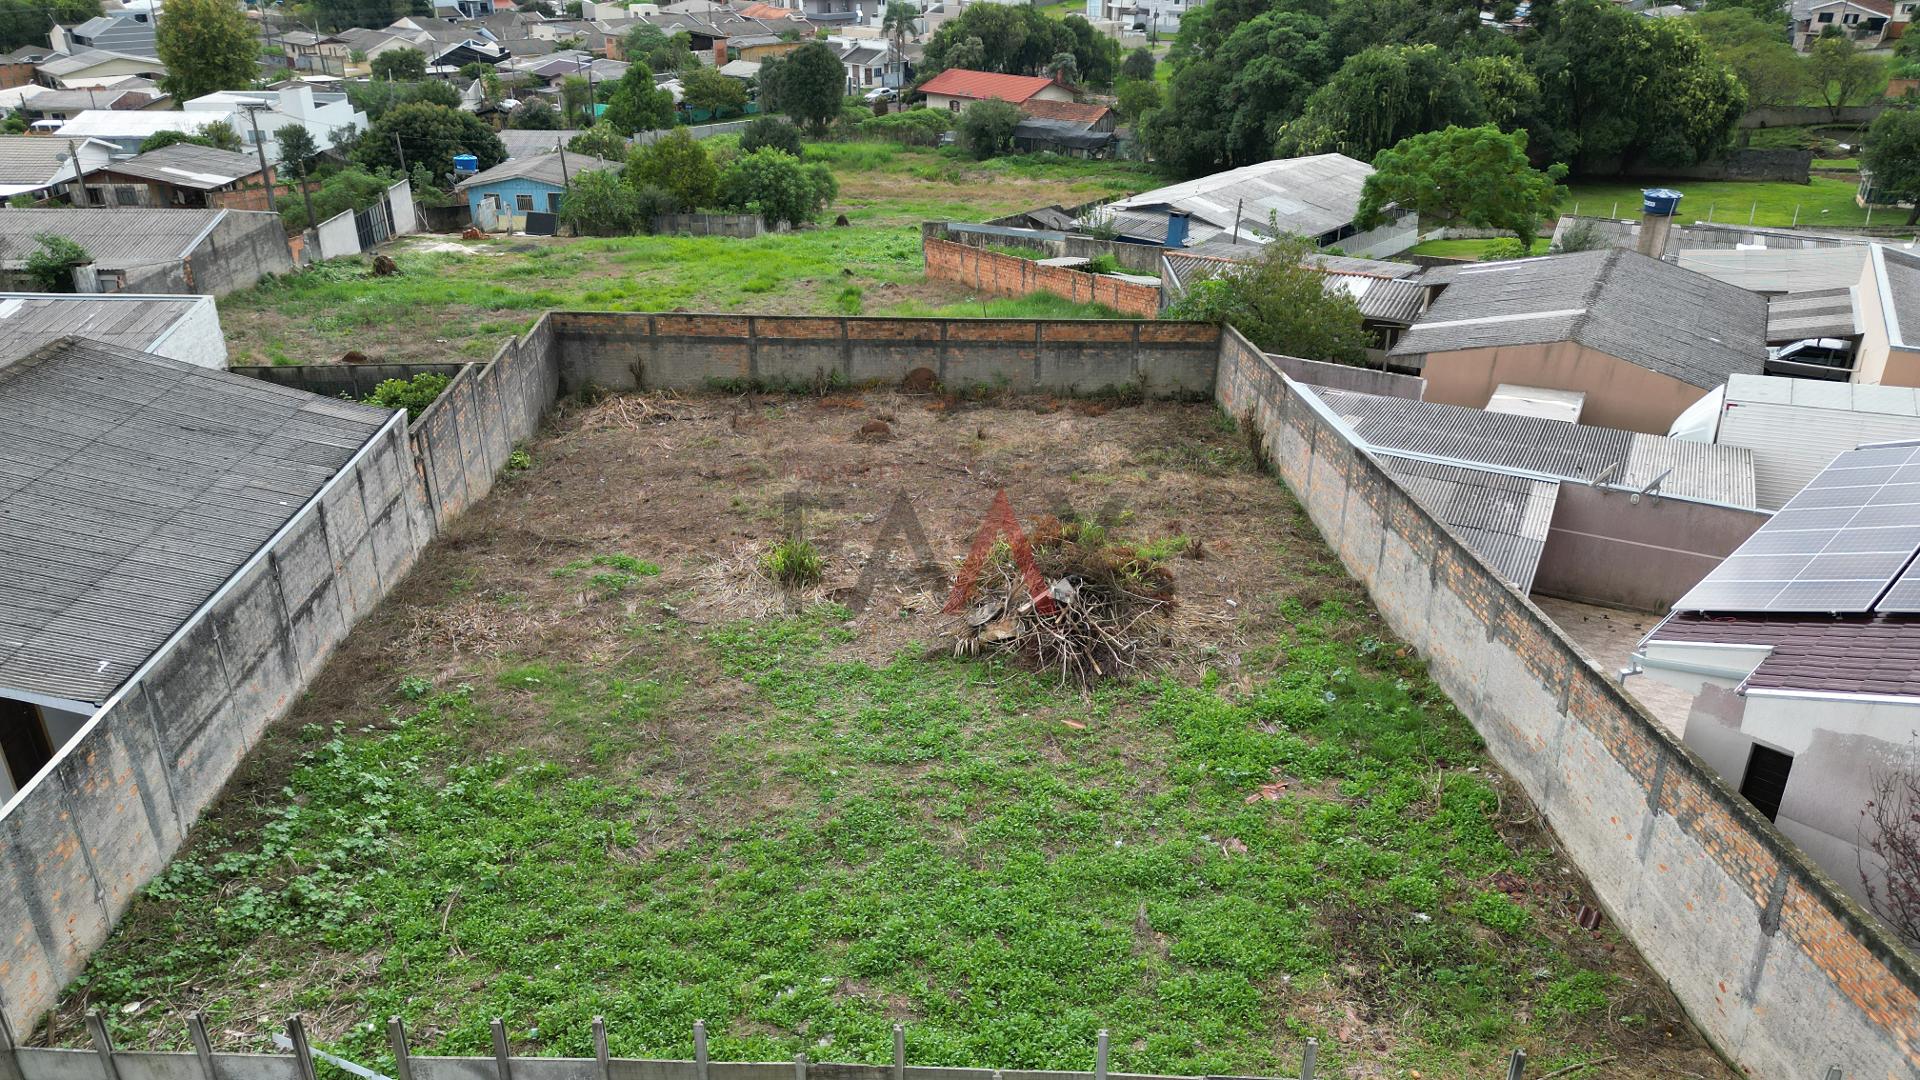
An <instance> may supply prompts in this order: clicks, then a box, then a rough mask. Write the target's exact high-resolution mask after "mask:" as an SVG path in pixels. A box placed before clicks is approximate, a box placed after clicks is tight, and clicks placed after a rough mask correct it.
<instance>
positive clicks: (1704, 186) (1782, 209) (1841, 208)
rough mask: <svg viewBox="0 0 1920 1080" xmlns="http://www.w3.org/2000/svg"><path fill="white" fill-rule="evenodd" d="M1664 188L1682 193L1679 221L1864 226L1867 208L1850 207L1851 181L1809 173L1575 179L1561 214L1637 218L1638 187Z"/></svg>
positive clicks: (1891, 220) (1881, 212)
mask: <svg viewBox="0 0 1920 1080" xmlns="http://www.w3.org/2000/svg"><path fill="white" fill-rule="evenodd" d="M1650 187H1670V188H1673V189H1674V190H1675V191H1678V192H1681V193H1682V194H1683V195H1685V196H1686V198H1685V199H1683V200H1681V203H1680V214H1679V218H1678V220H1680V221H1706V220H1709V219H1711V220H1713V221H1716V222H1720V223H1722V224H1728V225H1746V224H1754V225H1771V226H1789V225H1793V224H1795V222H1796V221H1797V222H1798V224H1799V225H1800V226H1801V227H1802V228H1819V227H1820V226H1822V225H1864V224H1866V223H1867V211H1865V210H1863V209H1861V208H1860V207H1859V206H1856V205H1855V204H1854V201H1853V195H1854V190H1855V189H1856V188H1857V187H1858V185H1857V184H1856V183H1855V182H1853V181H1851V180H1839V179H1832V178H1828V177H1815V178H1814V179H1813V182H1812V183H1810V184H1792V183H1785V182H1780V183H1768V182H1755V181H1737V180H1673V181H1652V180H1647V181H1636V182H1632V183H1626V182H1588V181H1576V182H1574V183H1572V184H1569V185H1568V194H1567V199H1566V201H1564V202H1562V203H1561V204H1560V209H1561V211H1562V212H1564V213H1577V214H1582V215H1586V216H1590V217H1614V218H1637V217H1639V216H1640V189H1642V188H1650ZM1874 217H1875V218H1877V219H1878V220H1880V221H1881V222H1883V223H1886V224H1890V225H1891V224H1897V223H1898V219H1897V218H1896V217H1895V216H1894V212H1893V211H1890V210H1886V209H1876V210H1875V211H1874Z"/></svg>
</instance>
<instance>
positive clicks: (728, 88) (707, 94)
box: [680, 67, 747, 118]
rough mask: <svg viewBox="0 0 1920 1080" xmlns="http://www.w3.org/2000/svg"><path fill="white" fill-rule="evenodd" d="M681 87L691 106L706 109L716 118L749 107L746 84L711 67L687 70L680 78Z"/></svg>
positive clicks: (685, 98)
mask: <svg viewBox="0 0 1920 1080" xmlns="http://www.w3.org/2000/svg"><path fill="white" fill-rule="evenodd" d="M680 87H681V91H682V93H683V94H684V95H685V96H684V100H685V101H686V103H687V104H688V105H689V106H690V107H692V108H695V109H705V110H706V111H708V112H710V113H712V114H713V115H714V116H715V117H716V118H717V117H719V116H720V115H721V114H722V113H725V112H732V111H737V110H740V109H744V108H746V107H747V86H746V84H745V83H743V82H741V81H740V80H739V79H735V78H732V77H731V76H727V75H722V74H720V73H719V72H718V71H716V70H714V69H713V68H710V67H702V68H695V69H693V70H692V71H689V72H687V74H686V75H685V76H684V77H683V78H681V80H680Z"/></svg>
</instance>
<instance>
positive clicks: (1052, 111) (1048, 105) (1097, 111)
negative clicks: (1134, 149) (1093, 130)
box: [1020, 98, 1113, 124]
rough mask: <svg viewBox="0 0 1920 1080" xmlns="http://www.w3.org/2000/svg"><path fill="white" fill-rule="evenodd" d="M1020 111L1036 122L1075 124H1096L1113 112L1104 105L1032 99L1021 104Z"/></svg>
mask: <svg viewBox="0 0 1920 1080" xmlns="http://www.w3.org/2000/svg"><path fill="white" fill-rule="evenodd" d="M1020 111H1021V112H1023V113H1026V114H1027V115H1028V116H1031V117H1033V118H1034V119H1036V120H1071V121H1073V122H1074V123H1076V124H1097V123H1099V122H1100V121H1102V120H1104V119H1106V116H1107V114H1108V113H1110V112H1112V111H1113V110H1112V109H1109V108H1107V107H1106V106H1105V105H1090V104H1083V103H1081V102H1078V101H1049V100H1048V99H1046V98H1033V99H1032V100H1030V101H1025V102H1022V103H1021V105H1020Z"/></svg>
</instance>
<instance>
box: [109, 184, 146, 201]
mask: <svg viewBox="0 0 1920 1080" xmlns="http://www.w3.org/2000/svg"><path fill="white" fill-rule="evenodd" d="M113 201H114V203H115V205H118V206H139V205H140V193H139V192H138V191H135V190H134V189H133V187H132V185H130V184H115V185H114V187H113Z"/></svg>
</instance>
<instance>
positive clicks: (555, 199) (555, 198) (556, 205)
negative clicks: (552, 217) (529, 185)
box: [547, 191, 560, 214]
mask: <svg viewBox="0 0 1920 1080" xmlns="http://www.w3.org/2000/svg"><path fill="white" fill-rule="evenodd" d="M559 212H560V193H559V192H557V191H549V192H547V213H549V214H557V213H559Z"/></svg>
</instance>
